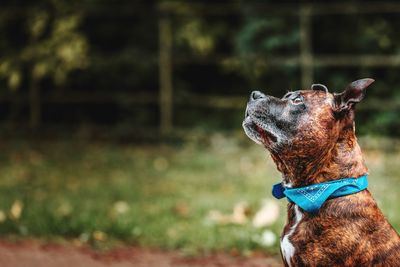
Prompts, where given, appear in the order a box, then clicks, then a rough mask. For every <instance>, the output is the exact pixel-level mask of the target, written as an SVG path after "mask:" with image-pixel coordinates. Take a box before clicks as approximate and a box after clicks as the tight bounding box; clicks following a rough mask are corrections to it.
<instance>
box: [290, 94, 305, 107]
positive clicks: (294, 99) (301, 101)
mask: <svg viewBox="0 0 400 267" xmlns="http://www.w3.org/2000/svg"><path fill="white" fill-rule="evenodd" d="M292 103H293V104H295V105H299V104H301V103H303V98H302V97H301V96H297V97H296V98H293V99H292Z"/></svg>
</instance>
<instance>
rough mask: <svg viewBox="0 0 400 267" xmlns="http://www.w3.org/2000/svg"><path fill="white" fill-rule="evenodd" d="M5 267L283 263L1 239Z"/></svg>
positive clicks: (232, 266) (231, 266) (247, 266)
mask: <svg viewBox="0 0 400 267" xmlns="http://www.w3.org/2000/svg"><path fill="white" fill-rule="evenodd" d="M0 266H1V267H49V266H51V267H53V266H54V267H71V266H73V267H105V266H112V267H131V266H135V267H217V266H218V267H222V266H229V267H236V266H241V267H261V266H262V267H266V266H271V267H278V266H282V265H281V263H280V262H279V260H277V259H275V258H268V257H266V256H263V255H254V256H252V257H239V256H238V257H234V256H231V255H229V254H226V253H217V254H213V255H209V256H205V257H197V258H187V257H183V256H182V255H180V254H179V253H178V252H166V251H159V250H149V249H144V248H138V247H124V248H118V249H114V250H112V251H108V252H105V253H100V252H96V251H93V250H91V249H89V248H82V247H75V246H72V245H58V244H57V245H56V244H44V243H41V242H39V241H19V242H17V243H14V242H9V241H1V240H0Z"/></svg>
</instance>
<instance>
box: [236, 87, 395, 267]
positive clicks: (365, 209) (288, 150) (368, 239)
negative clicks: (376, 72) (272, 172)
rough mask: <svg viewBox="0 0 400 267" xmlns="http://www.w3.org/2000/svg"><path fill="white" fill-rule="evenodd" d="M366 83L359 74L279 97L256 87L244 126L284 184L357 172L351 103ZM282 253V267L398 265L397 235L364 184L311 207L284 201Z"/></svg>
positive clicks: (360, 165) (360, 170)
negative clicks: (332, 85) (340, 87)
mask: <svg viewBox="0 0 400 267" xmlns="http://www.w3.org/2000/svg"><path fill="white" fill-rule="evenodd" d="M372 82H374V80H373V79H362V80H357V81H355V82H352V83H351V84H349V85H348V86H347V88H346V89H345V90H344V91H343V92H342V93H340V94H335V93H334V94H331V93H329V92H328V89H327V88H326V86H324V85H321V84H315V85H313V86H312V90H301V91H295V92H289V93H287V94H286V95H285V96H284V97H282V98H281V99H279V98H275V97H272V96H268V95H264V94H263V93H261V92H258V91H254V92H252V93H251V96H250V100H249V102H248V104H247V109H246V116H245V119H244V121H243V128H244V130H245V132H246V134H247V135H248V136H249V137H250V138H251V139H252V140H253V141H255V142H256V143H258V144H260V145H263V146H265V147H266V148H267V149H268V150H269V152H270V153H271V156H272V159H273V160H274V161H275V163H276V165H277V168H278V170H279V171H280V172H281V173H282V176H283V181H282V183H283V185H284V186H286V187H293V188H296V187H303V186H307V185H311V184H317V183H321V182H326V181H331V180H337V179H341V178H347V177H359V176H362V175H364V174H366V173H367V172H368V169H367V167H366V165H365V162H364V160H363V157H362V154H361V150H360V147H359V145H358V143H357V139H356V136H355V128H354V108H355V105H356V103H358V102H360V101H361V100H362V99H363V98H364V95H365V91H366V88H367V87H368V86H369V85H370V84H371V83H372ZM394 188H396V187H394ZM393 193H394V192H393ZM281 253H282V258H283V261H284V263H285V266H400V237H399V235H398V234H397V233H396V231H395V230H394V229H393V228H392V226H391V225H390V224H389V223H388V222H387V220H386V219H385V217H384V215H383V214H382V212H381V211H380V210H379V208H378V206H377V204H376V202H375V200H374V199H373V198H372V196H371V194H370V192H369V191H368V190H364V191H361V192H359V193H356V194H352V195H348V196H344V197H339V198H333V199H329V200H327V201H326V202H325V203H324V204H323V206H322V207H321V209H320V210H319V211H318V212H317V213H313V214H311V213H307V212H306V211H304V210H302V209H301V208H299V207H298V206H297V205H296V204H293V203H289V204H288V222H287V224H286V226H285V227H284V230H283V233H282V237H281Z"/></svg>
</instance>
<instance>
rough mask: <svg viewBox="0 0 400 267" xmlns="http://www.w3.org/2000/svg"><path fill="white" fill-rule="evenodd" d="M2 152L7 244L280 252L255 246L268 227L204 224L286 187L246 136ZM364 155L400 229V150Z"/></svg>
mask: <svg viewBox="0 0 400 267" xmlns="http://www.w3.org/2000/svg"><path fill="white" fill-rule="evenodd" d="M194 139H195V138H194ZM0 148H1V151H2V153H1V155H0V170H1V172H0V233H1V234H2V235H3V236H9V237H10V236H11V237H15V236H17V237H39V238H50V239H54V238H56V239H57V238H59V237H62V238H67V239H72V240H74V241H76V242H81V243H86V242H87V243H90V244H92V245H94V246H100V247H101V246H103V245H107V244H112V243H113V242H114V241H116V240H122V241H124V242H129V243H133V244H138V245H141V246H147V247H159V248H165V249H179V250H181V251H182V252H183V253H186V254H188V255H191V254H195V253H198V252H207V251H212V250H227V251H237V252H238V253H246V252H249V251H251V250H253V249H258V250H263V251H266V252H268V253H273V254H274V253H278V244H277V242H276V243H275V244H274V245H271V246H268V247H263V245H261V244H259V242H258V241H257V240H258V239H259V237H260V236H261V234H262V233H263V231H264V230H265V229H266V228H261V229H258V228H255V227H253V225H252V223H251V221H249V222H248V223H245V224H242V225H221V224H218V223H215V222H213V221H211V220H210V219H209V216H208V214H209V212H210V210H219V211H221V212H223V213H230V212H232V209H233V206H234V205H235V204H236V203H238V202H241V201H245V202H247V203H248V206H249V209H250V211H252V212H253V214H254V212H255V211H257V210H258V209H259V208H260V205H261V202H262V200H263V199H265V198H271V195H270V190H271V185H272V184H273V183H275V182H277V181H279V179H280V175H279V173H278V172H277V171H276V169H275V166H274V164H273V162H272V161H271V159H270V158H269V155H268V154H267V153H266V152H265V151H264V150H263V149H262V148H261V147H259V146H256V145H253V144H252V143H250V141H247V140H246V139H244V138H242V137H240V138H239V137H238V138H236V137H234V136H233V137H232V136H231V137H229V138H226V137H224V136H223V135H222V134H213V135H212V136H210V137H209V138H208V139H207V141H204V140H203V141H188V142H185V143H184V144H179V145H154V146H150V145H133V144H128V145H122V144H119V145H116V144H111V143H88V142H77V141H76V142H68V141H54V142H44V141H43V142H39V143H35V144H34V143H28V142H22V141H10V142H7V143H1V144H0ZM365 155H366V160H367V164H368V166H369V167H370V184H371V186H370V189H371V191H372V193H373V194H374V196H375V198H376V199H377V200H378V203H379V205H380V207H381V208H382V210H383V211H384V213H385V215H386V216H387V217H388V219H389V221H390V222H391V223H392V225H394V227H395V228H396V229H397V230H398V231H399V230H400V213H399V210H400V196H399V188H398V186H397V185H398V184H399V182H400V171H399V169H398V166H397V164H398V162H399V160H400V152H396V151H392V152H390V153H383V152H382V151H379V150H368V151H366V152H365ZM276 203H277V204H278V205H279V208H280V216H279V219H278V220H277V221H276V222H275V223H274V224H272V225H271V226H269V227H268V229H269V230H271V231H272V232H274V233H275V234H276V235H277V236H279V233H280V231H281V229H282V227H283V224H284V221H285V206H286V203H285V201H284V200H282V201H276Z"/></svg>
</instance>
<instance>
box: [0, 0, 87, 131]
mask: <svg viewBox="0 0 400 267" xmlns="http://www.w3.org/2000/svg"><path fill="white" fill-rule="evenodd" d="M18 8H19V9H21V10H22V11H23V12H24V13H25V14H26V17H25V21H24V23H25V27H24V34H25V36H26V38H27V40H28V42H26V43H25V45H23V46H22V47H20V49H18V51H15V52H14V53H8V54H7V55H6V56H4V57H2V58H0V75H1V76H3V77H5V78H6V79H7V81H8V87H9V88H10V89H11V90H17V89H18V88H19V87H20V86H21V84H22V82H23V80H24V79H26V82H27V84H28V88H29V95H30V96H29V98H30V126H31V127H32V128H36V127H38V126H39V125H40V121H41V97H40V95H41V94H40V86H39V83H40V81H41V80H42V79H43V78H45V77H51V78H52V79H53V81H54V84H55V85H56V86H59V85H61V84H63V83H64V82H65V80H66V77H67V75H68V73H70V72H71V71H72V70H75V69H82V68H85V67H86V66H87V65H88V42H87V40H86V38H85V36H84V35H83V34H81V33H80V32H79V31H78V25H79V23H80V20H81V17H82V16H81V14H80V13H79V12H78V11H76V10H75V9H74V8H73V6H72V7H71V5H69V4H68V3H67V2H66V1H63V0H45V1H41V2H40V3H39V5H38V6H37V7H33V8H32V7H25V8H24V7H22V6H21V7H18ZM24 70H27V71H24ZM24 74H25V76H26V77H24Z"/></svg>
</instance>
